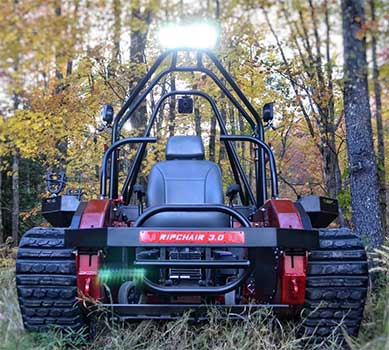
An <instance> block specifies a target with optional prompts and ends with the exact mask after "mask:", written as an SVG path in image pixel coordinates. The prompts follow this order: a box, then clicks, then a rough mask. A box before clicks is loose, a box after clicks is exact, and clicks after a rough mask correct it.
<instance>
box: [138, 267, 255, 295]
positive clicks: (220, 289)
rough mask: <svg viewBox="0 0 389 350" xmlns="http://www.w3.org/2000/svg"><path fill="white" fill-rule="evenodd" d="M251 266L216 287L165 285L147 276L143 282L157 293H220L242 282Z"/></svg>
mask: <svg viewBox="0 0 389 350" xmlns="http://www.w3.org/2000/svg"><path fill="white" fill-rule="evenodd" d="M252 271H253V268H252V267H250V268H248V269H246V270H245V272H244V273H242V274H241V275H240V276H239V277H238V278H237V279H235V280H233V281H232V282H230V283H227V284H225V285H224V286H218V287H192V288H191V287H165V286H161V285H159V284H157V283H154V282H152V281H150V280H149V279H148V278H147V277H145V278H144V279H143V283H144V284H145V285H146V286H147V288H148V289H150V290H151V291H153V292H155V293H159V294H169V295H172V294H178V295H182V294H184V295H220V294H225V293H228V292H231V291H233V290H234V289H236V288H238V287H239V286H240V285H241V284H243V283H244V282H245V281H246V280H247V278H248V277H249V276H250V275H251V273H252Z"/></svg>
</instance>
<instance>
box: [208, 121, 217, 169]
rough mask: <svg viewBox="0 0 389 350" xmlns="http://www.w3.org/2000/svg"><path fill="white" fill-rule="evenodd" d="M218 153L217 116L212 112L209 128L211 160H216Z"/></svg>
mask: <svg viewBox="0 0 389 350" xmlns="http://www.w3.org/2000/svg"><path fill="white" fill-rule="evenodd" d="M215 155H216V117H215V115H214V114H212V117H211V124H210V129H209V160H210V161H211V162H214V161H215Z"/></svg>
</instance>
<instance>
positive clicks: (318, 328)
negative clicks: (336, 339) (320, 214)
mask: <svg viewBox="0 0 389 350" xmlns="http://www.w3.org/2000/svg"><path fill="white" fill-rule="evenodd" d="M319 234H320V248H319V249H317V250H313V251H311V252H310V256H309V260H308V271H307V286H306V296H305V306H304V310H303V314H302V315H303V321H302V326H303V327H302V330H303V332H304V334H305V335H306V336H311V337H312V338H313V339H316V340H317V341H322V340H323V339H324V338H325V337H327V336H329V335H331V334H337V335H339V336H340V337H341V336H342V330H341V327H339V324H342V327H343V329H345V330H346V331H347V332H348V334H349V335H351V336H356V335H357V334H358V330H359V327H360V324H361V321H362V317H363V308H364V305H365V299H366V294H367V288H368V265H367V257H366V253H365V249H364V246H363V244H362V242H361V240H360V239H359V238H358V237H357V236H355V235H354V234H353V233H352V231H351V230H349V229H346V228H341V229H321V230H320V231H319Z"/></svg>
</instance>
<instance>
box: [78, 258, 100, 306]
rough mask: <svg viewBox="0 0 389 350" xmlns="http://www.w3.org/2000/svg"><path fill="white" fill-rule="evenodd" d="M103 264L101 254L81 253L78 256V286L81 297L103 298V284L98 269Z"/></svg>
mask: <svg viewBox="0 0 389 350" xmlns="http://www.w3.org/2000/svg"><path fill="white" fill-rule="evenodd" d="M100 265H101V257H100V255H89V254H88V255H87V254H81V255H78V256H77V288H78V293H79V294H80V297H81V298H82V297H84V296H86V297H91V298H93V299H95V300H99V299H100V298H101V286H100V283H99V281H98V270H99V268H100Z"/></svg>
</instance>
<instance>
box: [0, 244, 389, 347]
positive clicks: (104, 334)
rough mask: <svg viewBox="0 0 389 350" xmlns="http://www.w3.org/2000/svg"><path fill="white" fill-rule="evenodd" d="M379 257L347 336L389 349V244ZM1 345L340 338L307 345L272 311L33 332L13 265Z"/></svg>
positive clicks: (4, 293)
mask: <svg viewBox="0 0 389 350" xmlns="http://www.w3.org/2000/svg"><path fill="white" fill-rule="evenodd" d="M374 260H375V261H377V262H378V264H376V266H378V267H375V268H374V269H373V270H374V271H373V272H374V273H375V275H376V279H377V281H378V282H377V283H376V284H377V285H379V286H378V287H377V289H376V290H374V291H371V292H370V293H369V297H368V300H367V305H366V309H365V315H364V320H363V324H362V327H361V331H360V335H359V337H358V338H357V339H347V342H348V344H349V347H350V348H351V349H352V350H357V349H358V350H365V349H372V350H389V288H388V286H387V282H388V274H389V245H387V246H384V247H383V248H382V249H381V251H380V252H378V253H377V255H376V256H375V257H374ZM0 286H1V289H0V349H15V350H16V349H39V350H44V349H50V350H52V349H58V350H59V349H85V350H89V349H90V350H91V349H98V350H116V349H117V350H119V349H148V350H157V349H158V350H159V349H164V350H181V349H182V350H183V349H196V350H197V349H217V350H230V349H231V350H234V349H239V350H245V349H250V350H251V349H258V350H262V349H263V350H265V349H266V350H275V349H285V350H297V349H304V350H308V349H315V350H316V349H317V350H319V349H337V348H338V346H337V345H336V339H335V337H334V339H330V340H329V341H328V342H327V345H326V346H324V345H323V344H318V345H316V346H312V345H306V341H305V340H304V339H300V338H299V337H297V334H296V332H297V328H296V325H295V324H293V323H292V322H280V321H279V320H277V318H276V317H275V316H274V315H273V314H272V313H271V312H269V311H262V312H257V313H255V314H253V315H251V316H250V317H249V318H247V319H245V320H242V321H228V320H227V321H217V320H215V317H216V315H215V313H212V312H211V313H210V321H209V322H207V323H202V324H193V323H190V322H188V320H187V318H186V317H185V316H184V317H183V318H182V319H180V320H178V321H174V322H173V321H172V322H158V321H143V322H138V323H131V324H129V323H120V322H119V323H113V322H109V321H107V320H105V319H101V320H99V322H98V325H97V330H96V332H97V334H96V337H95V339H94V340H93V341H92V342H89V343H87V342H85V340H84V338H83V337H82V336H81V335H80V334H61V333H59V332H56V331H54V330H53V331H51V332H48V333H43V334H31V333H27V332H25V331H24V330H23V325H22V320H21V317H20V313H19V307H18V304H17V297H16V289H15V282H14V271H13V268H12V267H7V268H1V269H0Z"/></svg>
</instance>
